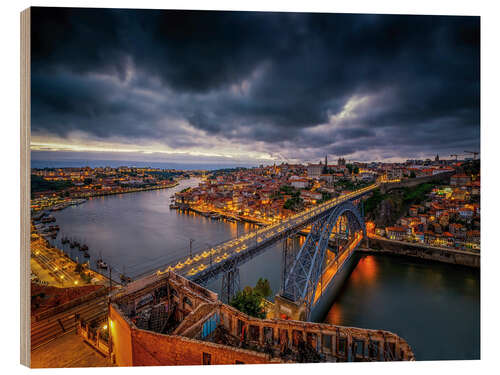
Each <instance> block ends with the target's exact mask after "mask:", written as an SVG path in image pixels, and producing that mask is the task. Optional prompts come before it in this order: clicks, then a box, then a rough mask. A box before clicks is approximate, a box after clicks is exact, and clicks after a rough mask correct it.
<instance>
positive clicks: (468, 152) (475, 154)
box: [464, 151, 479, 160]
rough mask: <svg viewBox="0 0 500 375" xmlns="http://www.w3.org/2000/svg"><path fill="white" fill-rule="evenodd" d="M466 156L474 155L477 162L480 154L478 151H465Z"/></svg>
mask: <svg viewBox="0 0 500 375" xmlns="http://www.w3.org/2000/svg"><path fill="white" fill-rule="evenodd" d="M464 152H465V153H466V154H473V155H474V160H476V156H477V155H479V152H476V151H464Z"/></svg>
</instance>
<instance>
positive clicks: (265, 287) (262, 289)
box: [254, 277, 273, 298]
mask: <svg viewBox="0 0 500 375" xmlns="http://www.w3.org/2000/svg"><path fill="white" fill-rule="evenodd" d="M254 291H255V292H257V293H259V294H260V295H261V296H262V297H264V298H266V297H269V296H270V295H271V294H272V292H273V291H272V289H271V285H270V284H269V280H268V279H263V278H262V277H260V278H259V280H258V281H257V285H255V288H254Z"/></svg>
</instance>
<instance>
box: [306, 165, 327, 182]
mask: <svg viewBox="0 0 500 375" xmlns="http://www.w3.org/2000/svg"><path fill="white" fill-rule="evenodd" d="M323 167H324V165H323V164H321V163H319V164H309V165H308V166H307V176H309V177H310V178H316V179H318V178H319V177H320V176H321V173H323Z"/></svg>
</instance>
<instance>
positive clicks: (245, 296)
mask: <svg viewBox="0 0 500 375" xmlns="http://www.w3.org/2000/svg"><path fill="white" fill-rule="evenodd" d="M262 298H263V297H262V296H261V295H260V294H259V293H257V292H256V291H255V290H254V289H252V288H251V287H246V288H245V289H243V290H242V291H240V292H238V293H237V294H236V295H235V296H234V298H233V299H232V300H231V302H230V303H229V304H230V305H231V306H233V307H234V308H236V309H238V310H240V311H241V312H243V313H245V314H247V315H250V316H253V317H256V318H259V319H264V318H265V317H266V312H265V311H264V309H263V308H262Z"/></svg>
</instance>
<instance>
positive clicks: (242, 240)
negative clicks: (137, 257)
mask: <svg viewBox="0 0 500 375" xmlns="http://www.w3.org/2000/svg"><path fill="white" fill-rule="evenodd" d="M378 187H379V183H378V182H377V183H374V184H373V185H370V186H367V187H365V188H362V189H359V190H356V191H353V192H351V193H348V194H344V195H342V196H339V197H337V198H333V199H330V200H328V201H326V202H324V203H322V204H320V205H318V206H315V207H312V208H310V209H307V210H304V211H302V212H299V213H297V214H295V215H293V216H291V217H290V218H288V219H287V220H285V221H283V222H280V223H275V224H271V225H268V226H266V227H263V228H260V229H258V230H256V231H253V232H250V233H247V234H246V235H244V236H240V237H238V238H234V239H232V240H230V241H227V242H224V243H222V244H220V245H218V246H215V247H212V248H210V249H207V250H205V251H203V252H201V253H199V254H196V255H193V257H192V258H190V257H188V258H187V259H183V260H181V261H179V262H177V264H175V265H170V266H168V267H167V268H166V269H165V270H157V271H156V273H157V274H162V273H165V272H168V271H174V272H176V273H178V274H181V275H183V276H186V277H188V278H189V277H193V276H195V275H196V274H198V273H199V272H202V271H204V270H206V269H207V268H208V267H210V266H211V265H214V264H216V263H220V262H223V261H225V260H227V259H229V258H230V257H234V256H237V255H238V254H239V253H241V252H242V251H243V252H244V251H250V250H251V249H253V248H255V247H257V246H260V245H262V243H264V242H268V241H270V240H272V239H274V238H276V237H279V236H280V235H281V233H282V232H284V231H286V230H289V229H292V228H295V227H299V226H301V225H303V224H304V223H305V222H306V221H308V220H310V219H311V218H313V217H314V216H317V215H319V214H321V213H322V212H324V211H325V210H328V209H331V208H333V207H334V206H336V205H338V204H340V203H343V202H345V201H347V200H350V199H353V198H356V197H357V196H360V195H362V194H365V193H367V192H368V191H371V190H374V189H376V188H378Z"/></svg>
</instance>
